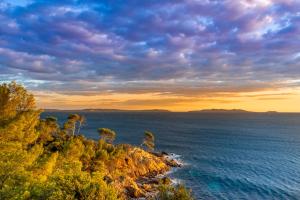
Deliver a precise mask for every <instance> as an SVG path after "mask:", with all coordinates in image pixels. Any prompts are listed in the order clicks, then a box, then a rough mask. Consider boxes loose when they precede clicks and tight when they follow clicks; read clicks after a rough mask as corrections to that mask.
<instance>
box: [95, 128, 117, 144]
mask: <svg viewBox="0 0 300 200" xmlns="http://www.w3.org/2000/svg"><path fill="white" fill-rule="evenodd" d="M98 133H99V135H100V137H101V138H102V139H103V140H104V141H106V142H109V143H113V141H114V140H115V138H116V133H115V132H114V131H113V130H111V129H108V128H99V129H98Z"/></svg>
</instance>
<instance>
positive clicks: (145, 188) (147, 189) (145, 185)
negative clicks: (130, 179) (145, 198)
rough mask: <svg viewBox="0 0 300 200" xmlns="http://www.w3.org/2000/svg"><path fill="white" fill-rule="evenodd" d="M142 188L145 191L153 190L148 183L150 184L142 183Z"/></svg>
mask: <svg viewBox="0 0 300 200" xmlns="http://www.w3.org/2000/svg"><path fill="white" fill-rule="evenodd" d="M142 188H143V189H144V190H146V191H147V192H151V191H152V190H153V188H152V185H150V184H143V185H142Z"/></svg>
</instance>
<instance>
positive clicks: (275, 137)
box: [42, 112, 300, 200]
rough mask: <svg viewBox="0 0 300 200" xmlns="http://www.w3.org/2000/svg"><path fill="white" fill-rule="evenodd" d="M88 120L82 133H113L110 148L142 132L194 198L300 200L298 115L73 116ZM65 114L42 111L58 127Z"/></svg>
mask: <svg viewBox="0 0 300 200" xmlns="http://www.w3.org/2000/svg"><path fill="white" fill-rule="evenodd" d="M77 113H78V114H82V115H84V116H85V117H86V118H87V122H86V123H85V125H84V126H83V128H82V131H81V132H82V134H84V135H85V136H86V137H88V138H91V139H98V138H99V135H98V133H97V129H98V128H103V127H105V128H110V129H112V130H114V131H115V132H116V133H117V138H116V141H115V143H129V144H132V145H140V144H141V142H142V139H143V136H144V131H146V130H147V131H151V132H153V133H154V135H155V144H156V150H158V151H165V152H168V153H170V154H172V155H173V156H175V157H176V158H177V159H179V160H180V161H181V162H182V163H183V164H184V165H183V167H182V168H179V169H175V170H172V172H171V173H170V174H169V176H170V177H171V178H172V180H173V181H174V182H176V183H182V184H185V185H186V186H187V187H188V188H190V189H191V190H192V193H193V195H194V197H195V199H215V200H220V199H222V200H223V199H224V200H225V199H228V200H234V199H243V200H260V199H262V200H269V199H270V200H273V199H282V200H286V199H300V114H293V113H200V112H199V113H197V112H196V113H192V112H190V113H189V112H187V113H176V112H77ZM69 114H70V112H45V113H43V114H42V117H46V116H55V117H57V118H58V119H59V122H60V123H61V124H62V123H63V122H64V121H65V120H66V119H67V117H68V115H69Z"/></svg>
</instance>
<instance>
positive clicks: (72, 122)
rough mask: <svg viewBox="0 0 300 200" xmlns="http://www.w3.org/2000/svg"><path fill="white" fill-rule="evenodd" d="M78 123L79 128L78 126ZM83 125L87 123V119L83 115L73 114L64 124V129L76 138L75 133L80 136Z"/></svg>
mask: <svg viewBox="0 0 300 200" xmlns="http://www.w3.org/2000/svg"><path fill="white" fill-rule="evenodd" d="M77 123H78V126H77ZM83 123H85V117H84V116H83V115H78V114H71V115H69V117H68V121H67V122H66V123H65V124H64V128H65V130H67V131H68V132H71V133H72V135H73V136H74V135H75V133H77V134H79V132H80V129H81V127H82V125H83ZM76 129H77V131H76Z"/></svg>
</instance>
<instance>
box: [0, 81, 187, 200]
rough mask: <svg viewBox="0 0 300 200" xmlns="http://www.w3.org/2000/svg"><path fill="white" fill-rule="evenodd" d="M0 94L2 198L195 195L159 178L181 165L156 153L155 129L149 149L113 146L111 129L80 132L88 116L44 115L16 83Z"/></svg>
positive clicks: (107, 198) (109, 199)
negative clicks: (93, 136)
mask: <svg viewBox="0 0 300 200" xmlns="http://www.w3.org/2000/svg"><path fill="white" fill-rule="evenodd" d="M0 97H1V98H0V199H55V200H63V199H88V200H115V199H131V198H137V197H146V198H147V199H162V200H168V199H192V197H191V195H190V192H189V191H187V190H186V189H185V188H184V187H183V186H172V185H171V184H170V179H168V178H167V177H164V176H162V177H160V178H159V177H157V175H160V174H164V173H165V172H167V171H168V170H170V168H171V167H178V166H179V165H178V164H177V163H176V161H174V160H170V159H169V158H167V157H165V156H164V155H162V154H160V153H153V148H154V136H153V134H152V133H150V132H145V139H144V141H141V143H143V147H144V148H143V149H142V148H140V147H134V146H131V145H129V144H119V145H115V144H113V141H114V139H115V136H116V134H115V132H114V131H112V130H110V129H107V128H102V129H99V130H98V132H99V140H96V141H95V140H90V139H87V138H85V137H84V136H83V135H82V134H81V131H80V128H81V125H82V123H83V122H84V120H85V119H84V117H83V116H80V115H77V114H72V115H70V116H69V118H68V119H67V120H66V122H65V123H64V125H63V127H59V125H58V123H57V119H56V118H54V117H47V118H46V119H40V113H41V112H42V111H41V110H37V109H36V106H35V100H34V97H33V95H31V94H29V93H28V92H27V91H26V90H25V89H24V88H23V87H22V86H20V85H18V84H16V83H14V82H12V83H10V84H2V85H0Z"/></svg>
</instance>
